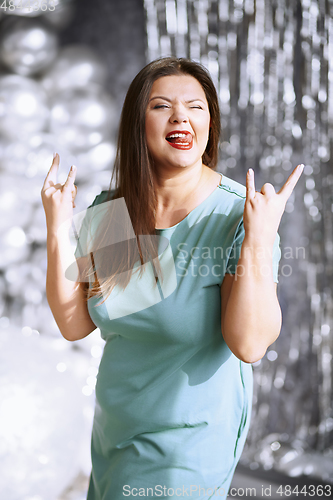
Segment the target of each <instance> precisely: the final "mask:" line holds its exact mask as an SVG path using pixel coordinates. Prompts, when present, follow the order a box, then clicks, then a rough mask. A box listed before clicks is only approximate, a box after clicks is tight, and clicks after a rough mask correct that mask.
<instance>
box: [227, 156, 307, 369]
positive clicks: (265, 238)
mask: <svg viewBox="0 0 333 500" xmlns="http://www.w3.org/2000/svg"><path fill="white" fill-rule="evenodd" d="M302 171H303V165H299V166H298V167H296V168H295V170H294V171H293V172H292V174H291V175H290V176H289V178H288V180H287V182H286V183H285V184H284V185H283V186H282V188H281V189H280V191H278V193H276V192H275V189H274V187H273V186H272V184H268V183H267V184H264V186H263V187H262V188H261V191H260V192H257V191H256V190H255V185H254V173H253V171H252V170H251V169H250V170H249V171H248V172H247V177H246V200H245V205H244V215H243V222H244V230H245V236H244V240H243V243H242V247H241V254H240V257H239V259H238V263H237V268H236V274H235V275H228V274H226V275H225V277H224V280H223V283H222V286H221V329H222V335H223V338H224V340H225V342H226V343H227V345H228V347H229V349H230V350H231V351H232V352H233V353H234V354H235V356H237V357H238V358H239V359H241V360H242V361H245V362H246V363H254V362H255V361H258V360H259V359H261V358H262V357H263V356H264V354H265V352H266V350H267V348H268V347H269V346H270V345H271V344H272V343H273V342H274V341H275V340H276V339H277V337H278V336H279V334H280V330H281V324H282V314H281V309H280V305H279V302H278V298H277V295H276V283H275V282H274V280H273V269H272V267H273V259H272V253H273V245H274V241H275V238H276V233H277V230H278V227H279V224H280V220H281V217H282V215H283V212H284V209H285V206H286V203H287V200H288V198H289V197H290V195H291V193H292V191H293V189H294V187H295V185H296V183H297V181H298V179H299V178H300V176H301V174H302Z"/></svg>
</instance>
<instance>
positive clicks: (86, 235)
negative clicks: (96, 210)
mask: <svg viewBox="0 0 333 500" xmlns="http://www.w3.org/2000/svg"><path fill="white" fill-rule="evenodd" d="M108 193H109V192H108V191H102V192H101V193H100V194H98V195H97V196H96V197H95V199H94V201H93V202H92V204H91V205H89V207H88V208H87V210H84V211H83V212H80V213H79V214H76V215H75V216H74V227H75V228H79V229H78V231H76V234H75V238H76V248H75V251H74V255H75V258H76V259H79V258H80V257H86V256H87V255H88V253H89V244H90V243H91V242H92V239H93V234H92V232H93V224H92V218H93V210H89V209H90V208H92V207H95V206H96V205H99V204H100V203H103V202H104V201H106V200H107V198H108ZM114 194H115V190H114V189H113V190H111V199H112V198H113V196H114Z"/></svg>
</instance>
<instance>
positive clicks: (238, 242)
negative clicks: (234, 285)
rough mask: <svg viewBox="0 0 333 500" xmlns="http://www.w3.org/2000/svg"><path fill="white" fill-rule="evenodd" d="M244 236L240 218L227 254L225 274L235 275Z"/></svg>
mask: <svg viewBox="0 0 333 500" xmlns="http://www.w3.org/2000/svg"><path fill="white" fill-rule="evenodd" d="M244 236H245V230H244V223H243V217H242V218H241V220H240V222H239V224H238V226H237V229H236V233H235V237H234V240H233V243H232V247H231V249H230V253H229V258H228V262H227V269H226V273H228V274H236V268H237V262H238V259H239V256H240V252H241V248H242V243H243V240H244Z"/></svg>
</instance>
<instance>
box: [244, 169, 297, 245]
mask: <svg viewBox="0 0 333 500" xmlns="http://www.w3.org/2000/svg"><path fill="white" fill-rule="evenodd" d="M303 168H304V165H298V166H297V167H296V168H295V169H294V171H293V172H292V173H291V175H290V176H289V177H288V179H287V181H286V183H285V184H284V185H283V186H282V188H281V189H280V191H278V192H277V193H276V192H275V189H274V186H272V184H269V183H267V184H264V185H263V187H262V188H261V191H260V192H258V191H256V190H255V185H254V172H253V170H252V169H249V170H248V172H247V175H246V200H245V205H244V215H243V221H244V229H245V238H246V239H247V241H248V243H249V244H250V245H251V246H253V245H254V246H273V245H274V241H275V237H276V233H277V230H278V228H279V224H280V221H281V217H282V215H283V212H284V210H285V206H286V203H287V201H288V199H289V197H290V195H291V193H292V192H293V189H294V187H295V186H296V183H297V181H298V179H299V178H300V176H301V174H302V172H303Z"/></svg>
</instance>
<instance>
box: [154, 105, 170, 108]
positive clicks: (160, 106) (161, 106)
mask: <svg viewBox="0 0 333 500" xmlns="http://www.w3.org/2000/svg"><path fill="white" fill-rule="evenodd" d="M167 107H168V106H167V105H166V104H157V105H156V106H154V109H160V108H167Z"/></svg>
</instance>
